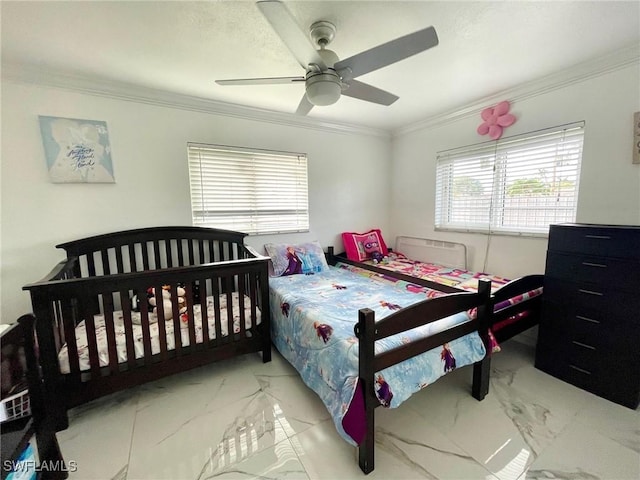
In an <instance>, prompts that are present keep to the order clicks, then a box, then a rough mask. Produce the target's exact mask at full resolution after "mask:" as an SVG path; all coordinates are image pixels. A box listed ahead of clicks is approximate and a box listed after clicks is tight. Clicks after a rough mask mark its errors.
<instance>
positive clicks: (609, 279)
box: [545, 251, 640, 293]
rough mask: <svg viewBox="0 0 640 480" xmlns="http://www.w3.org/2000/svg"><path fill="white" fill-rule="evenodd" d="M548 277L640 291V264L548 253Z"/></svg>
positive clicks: (605, 258)
mask: <svg viewBox="0 0 640 480" xmlns="http://www.w3.org/2000/svg"><path fill="white" fill-rule="evenodd" d="M545 274H546V275H549V276H552V277H556V278H561V279H565V280H573V281H575V280H584V281H586V282H588V283H590V284H593V285H604V286H610V287H613V288H615V289H616V290H624V291H627V292H633V293H637V292H640V261H636V260H629V259H627V260H622V259H619V258H611V257H596V256H592V255H591V256H587V255H570V254H566V253H559V252H554V251H549V252H547V265H546V270H545Z"/></svg>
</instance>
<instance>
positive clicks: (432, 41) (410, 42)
mask: <svg viewBox="0 0 640 480" xmlns="http://www.w3.org/2000/svg"><path fill="white" fill-rule="evenodd" d="M436 45H438V34H437V33H436V29H435V28H433V27H428V28H425V29H423V30H418V31H417V32H414V33H410V34H409V35H405V36H404V37H400V38H396V39H395V40H391V41H390V42H387V43H383V44H382V45H378V46H377V47H373V48H371V49H369V50H365V51H364V52H361V53H358V54H356V55H354V56H352V57H349V58H346V59H344V60H340V61H339V62H337V63H336V64H335V65H334V67H333V68H335V69H336V71H337V72H338V73H339V74H340V75H341V76H342V77H343V79H345V80H350V79H351V78H356V77H359V76H360V75H364V74H365V73H369V72H373V71H374V70H377V69H379V68H382V67H386V66H387V65H391V64H392V63H395V62H398V61H400V60H404V59H405V58H408V57H410V56H412V55H415V54H416V53H420V52H422V51H424V50H427V49H429V48H432V47H435V46H436Z"/></svg>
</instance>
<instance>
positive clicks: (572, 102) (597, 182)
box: [387, 63, 640, 278]
mask: <svg viewBox="0 0 640 480" xmlns="http://www.w3.org/2000/svg"><path fill="white" fill-rule="evenodd" d="M639 86H640V68H639V65H638V64H637V63H635V64H633V65H632V66H629V67H627V68H622V69H620V70H617V71H613V72H609V73H607V74H603V75H601V76H597V77H594V78H591V79H588V80H584V81H581V82H579V83H574V84H572V85H569V86H566V87H563V88H556V89H553V90H551V91H548V92H546V93H541V94H538V95H536V96H533V97H531V98H527V99H526V100H522V101H518V102H514V103H512V108H511V113H514V114H515V115H516V117H517V122H516V123H515V124H514V125H513V126H511V127H509V128H508V129H507V130H506V133H505V134H504V136H510V135H516V134H520V133H525V132H529V131H534V130H538V129H542V128H547V127H553V126H556V125H562V124H565V123H570V122H575V121H580V120H584V121H585V122H586V126H585V141H584V153H583V159H582V170H581V178H580V187H579V188H580V190H579V201H578V212H577V221H578V222H587V223H612V224H629V225H638V224H640V165H633V164H632V163H631V153H632V144H633V137H632V131H633V130H632V127H633V112H636V111H639V110H640V87H639ZM501 100H502V99H501ZM487 106H490V105H487ZM480 123H481V120H480V115H473V116H467V117H465V118H461V119H459V120H456V121H451V122H448V123H444V122H443V123H441V124H439V125H436V126H432V127H428V128H423V129H418V130H415V131H412V132H410V133H405V134H404V135H402V134H401V135H399V136H396V137H395V138H394V140H393V150H392V152H393V153H392V158H393V161H392V168H391V172H392V173H391V175H392V177H391V178H392V186H391V207H390V208H391V210H390V213H391V217H390V223H391V229H390V232H389V235H387V236H389V237H391V238H390V239H389V241H392V240H393V239H394V238H395V236H396V235H409V236H420V237H428V238H436V239H441V240H449V241H456V242H461V243H465V244H466V245H467V248H468V256H469V258H468V260H467V261H468V264H469V267H470V269H472V270H476V271H481V270H485V271H488V272H491V273H495V274H499V275H502V276H505V277H507V278H516V277H518V276H521V275H525V274H529V273H543V272H544V268H545V257H546V248H547V239H546V238H519V237H507V236H496V235H494V236H492V237H491V239H490V242H489V248H488V249H487V242H488V237H487V236H486V235H479V234H468V233H452V232H435V231H434V209H435V201H434V190H435V162H436V153H437V152H438V151H441V150H447V149H450V148H455V147H461V146H464V145H470V144H474V143H480V142H483V141H486V140H487V138H486V137H482V136H480V135H478V134H477V133H476V128H477V127H478V125H479V124H480ZM487 252H488V256H487V255H486V253H487Z"/></svg>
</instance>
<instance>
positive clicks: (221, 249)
mask: <svg viewBox="0 0 640 480" xmlns="http://www.w3.org/2000/svg"><path fill="white" fill-rule="evenodd" d="M218 254H219V257H218V261H219V262H222V261H223V260H225V258H224V242H223V241H222V240H218Z"/></svg>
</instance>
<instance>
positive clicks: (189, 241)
mask: <svg viewBox="0 0 640 480" xmlns="http://www.w3.org/2000/svg"><path fill="white" fill-rule="evenodd" d="M193 242H195V240H192V239H189V240H187V247H188V249H189V265H193V264H194V263H195V261H194V256H193Z"/></svg>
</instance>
